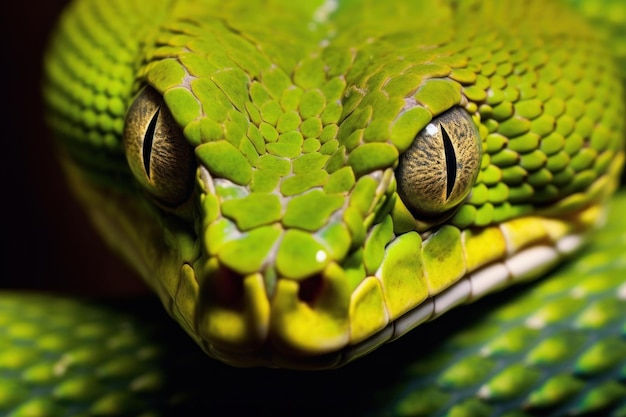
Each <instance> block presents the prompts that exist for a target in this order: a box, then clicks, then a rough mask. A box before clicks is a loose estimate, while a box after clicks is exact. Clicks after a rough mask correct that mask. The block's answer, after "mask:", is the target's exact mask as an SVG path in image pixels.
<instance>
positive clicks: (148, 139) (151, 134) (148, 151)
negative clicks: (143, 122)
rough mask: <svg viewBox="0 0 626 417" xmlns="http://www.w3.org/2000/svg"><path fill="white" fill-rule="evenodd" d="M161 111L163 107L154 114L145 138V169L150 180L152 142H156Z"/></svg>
mask: <svg viewBox="0 0 626 417" xmlns="http://www.w3.org/2000/svg"><path fill="white" fill-rule="evenodd" d="M160 111H161V107H159V108H157V111H156V112H154V116H152V120H150V124H148V129H146V134H145V136H144V137H143V169H144V170H145V171H146V175H147V176H148V178H150V155H151V154H152V142H153V141H154V132H155V130H156V124H157V121H158V120H159V112H160Z"/></svg>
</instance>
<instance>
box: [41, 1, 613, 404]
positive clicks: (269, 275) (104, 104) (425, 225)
mask: <svg viewBox="0 0 626 417" xmlns="http://www.w3.org/2000/svg"><path fill="white" fill-rule="evenodd" d="M205 3H211V2H209V1H206V2H201V1H189V2H182V3H177V2H173V1H165V0H163V1H157V2H151V3H150V4H149V5H148V4H143V5H142V4H141V2H137V3H135V2H129V1H121V0H120V1H119V2H113V3H106V4H105V3H102V2H97V1H87V0H84V1H79V2H76V3H74V4H73V5H72V6H70V8H68V11H67V12H66V13H65V14H64V16H63V18H62V19H61V22H60V24H59V27H58V30H57V32H56V33H55V35H54V37H53V39H52V42H51V46H50V49H49V52H48V54H47V56H46V82H45V83H44V91H45V98H46V102H47V104H48V110H49V112H48V120H49V122H50V126H51V128H52V130H53V131H54V133H55V135H56V136H57V137H58V141H59V145H60V153H61V154H62V157H63V160H64V164H65V167H66V169H67V171H68V178H69V179H70V182H71V183H72V185H73V187H74V189H75V191H76V193H77V195H78V196H79V197H80V198H81V199H82V201H83V202H84V204H85V206H86V208H87V209H88V210H89V211H90V213H91V214H92V217H93V219H94V221H95V223H96V224H97V225H98V226H99V227H100V229H101V231H102V233H103V235H104V237H105V238H106V239H107V240H108V241H109V242H110V243H111V245H112V246H113V247H115V248H116V249H118V250H119V251H120V253H121V254H122V255H123V256H125V257H126V258H127V259H128V260H129V262H131V263H132V264H133V265H134V266H135V267H136V268H137V270H138V271H139V272H140V274H141V275H142V276H143V277H144V279H145V280H146V281H147V282H148V284H149V285H150V286H151V287H152V288H153V289H154V290H155V292H156V293H157V294H158V295H159V297H160V299H161V301H162V303H163V305H164V306H165V307H166V309H167V311H168V312H169V314H170V315H171V316H172V317H174V318H175V319H176V320H177V321H178V322H179V324H181V326H182V327H183V328H184V329H185V330H186V331H187V333H188V334H189V335H191V336H192V338H193V339H194V340H195V341H196V342H197V343H198V344H199V345H200V346H201V347H202V348H203V349H204V350H205V351H206V352H207V353H208V354H209V355H211V356H213V357H214V358H217V359H219V360H221V361H223V362H226V363H228V364H233V365H237V366H256V365H267V366H277V367H292V368H313V369H318V368H329V367H336V366H340V365H343V364H344V363H346V362H348V361H350V360H353V359H355V358H357V357H359V356H361V355H363V354H365V353H368V352H370V351H371V350H373V349H375V348H376V347H378V346H379V345H381V344H383V343H384V342H387V341H390V340H395V339H396V338H398V337H400V336H402V335H403V334H404V333H406V332H407V331H408V330H410V329H411V328H413V327H416V326H418V325H419V324H421V323H423V322H425V321H428V320H432V319H434V318H436V317H438V316H440V315H441V314H442V313H444V312H445V311H447V310H448V309H450V308H451V307H454V306H455V305H457V304H460V303H464V302H469V301H473V300H475V299H477V298H479V297H480V296H482V295H484V294H486V293H489V292H492V291H494V290H496V289H501V288H502V287H506V286H509V285H510V284H512V283H515V282H520V281H526V280H528V279H530V278H535V277H537V276H539V275H541V274H542V273H543V272H545V271H546V270H547V269H549V268H551V267H553V266H554V265H555V264H556V263H557V262H558V261H560V260H561V259H562V258H564V257H566V256H567V255H569V254H571V252H572V251H574V250H575V249H577V248H578V247H579V246H580V244H581V243H582V242H583V240H584V238H585V236H586V234H587V233H588V232H589V231H590V230H591V229H593V228H594V227H595V226H596V225H597V224H598V223H599V222H601V220H602V218H603V216H602V212H603V207H604V205H605V201H606V200H607V199H608V198H609V197H610V195H611V194H612V193H613V191H614V190H615V189H616V187H617V184H618V178H619V174H620V171H621V167H622V164H623V160H624V153H623V146H624V130H625V123H624V117H623V114H624V102H623V98H624V91H623V89H622V83H621V79H620V71H622V69H621V68H619V66H618V65H617V64H616V60H614V56H613V55H614V54H613V52H612V51H611V49H610V48H609V47H607V46H606V43H605V41H606V39H605V38H606V35H605V34H604V33H597V31H595V30H594V29H593V26H590V25H588V24H587V23H586V22H585V21H584V20H583V19H582V18H581V17H579V16H578V15H577V14H576V13H575V12H573V11H571V10H569V9H567V8H566V7H564V6H563V5H561V4H558V3H554V4H552V3H550V4H544V2H528V3H522V2H511V3H510V4H508V3H507V4H505V2H497V3H496V2H494V3H493V4H492V3H484V2H469V1H468V2H450V4H446V3H445V2H437V1H431V2H419V3H417V2H415V4H414V2H402V3H393V4H392V5H390V4H387V3H384V4H383V2H364V1H363V2H359V1H342V2H337V3H335V2H332V1H327V2H306V3H303V4H292V3H293V2H284V4H283V2H280V1H276V2H271V3H270V4H262V5H261V4H248V3H247V2H246V3H238V2H229V3H228V4H227V5H224V4H219V5H216V4H205ZM392 6H397V7H392ZM616 44H617V43H616ZM609 287H610V288H612V291H613V292H612V294H613V295H614V294H615V293H616V291H617V294H618V298H617V299H618V300H620V298H619V297H622V299H623V284H622V286H621V287H620V282H619V281H616V280H615V279H614V277H613V279H612V280H611V284H610V285H609ZM620 291H621V292H620ZM542 294H543V293H542ZM620 294H622V295H620ZM565 300H566V301H563V303H565V304H566V305H567V306H575V305H576V303H575V302H574V301H571V302H568V301H567V299H565ZM613 307H614V308H613ZM613 307H611V308H609V309H608V310H607V311H618V312H619V304H618V306H617V307H615V306H613ZM615 309H617V310H615ZM557 310H559V309H557ZM566 310H567V309H566ZM559 311H560V310H559ZM603 311H604V309H603ZM494 314H495V313H494ZM557 315H558V314H557ZM496 317H497V315H496ZM524 318H525V319H526V316H524ZM530 318H532V317H531V316H529V318H528V319H529V320H530ZM530 323H531V324H532V325H534V326H537V325H538V326H540V327H541V326H544V325H545V323H544V322H543V321H541V322H540V323H539V324H538V323H537V322H533V321H531V322H530ZM548 323H550V321H549V320H548ZM436 324H437V322H435V326H436ZM601 328H602V330H605V329H609V327H606V326H602V327H601ZM552 330H553V329H552V327H550V328H549V332H548V333H549V334H552V333H550V332H551V331H552ZM554 331H557V329H556V328H555V329H554ZM608 331H610V330H608ZM622 333H623V331H622ZM522 339H523V337H522ZM562 340H563V339H562V338H558V337H557V338H556V339H555V342H556V343H558V342H562ZM594 340H595V339H594ZM507 341H509V342H511V341H513V342H514V341H515V338H512V339H510V338H508V339H507ZM620 341H621V339H619V338H618V339H617V342H614V345H611V347H610V349H608V348H607V350H610V351H617V352H618V353H619V352H621V351H622V350H623V345H620V343H621V342H620ZM513 342H511V343H513ZM422 343H423V342H422ZM612 343H613V342H612ZM593 347H594V348H596V349H598V351H599V352H600V351H603V349H605V348H603V345H602V342H601V341H600V340H599V339H598V342H597V344H594V346H593ZM463 353H464V354H465V353H467V352H463ZM483 353H484V352H483ZM596 355H599V356H603V355H602V354H598V353H596ZM622 359H623V358H622V357H621V356H619V355H618V359H616V360H614V361H613V362H610V365H611V366H618V365H616V364H617V363H619V361H620V360H622ZM483 365H484V364H482V365H481V364H478V365H477V366H475V368H476V369H478V368H481V367H482V366H483ZM484 366H485V368H488V366H487V365H484ZM471 368H472V366H469V367H468V368H467V369H471ZM576 372H579V371H578V370H576V371H575V372H574V374H576ZM621 372H622V374H623V371H621ZM583 373H584V372H583ZM502 374H504V375H505V376H502V375H501V374H498V375H499V376H500V377H501V378H504V379H502V380H497V381H496V382H493V381H492V385H493V386H488V385H487V386H485V387H484V388H481V391H480V392H479V396H480V397H481V398H487V399H489V400H494V398H492V396H493V395H495V396H496V397H497V396H500V397H501V398H500V397H499V399H502V398H504V399H505V400H508V399H509V398H510V393H509V392H508V391H507V389H508V388H507V386H510V384H509V382H506V381H510V380H514V381H518V382H519V381H522V382H523V383H522V385H524V387H526V388H528V386H531V385H533V384H539V383H541V382H545V378H540V377H537V376H536V374H535V373H533V371H528V372H527V371H525V370H524V369H521V368H519V367H518V368H512V370H510V371H509V373H508V374H507V373H506V372H505V371H502ZM529 374H532V375H530V377H529V376H528V375H529ZM455 375H456V376H453V377H452V384H455V383H456V384H460V385H462V386H464V385H465V384H469V381H472V380H473V379H472V378H471V377H469V376H467V377H462V376H461V377H459V376H458V375H457V374H455ZM507 375H508V376H507ZM611 375H612V378H613V380H611V381H612V382H611V383H612V384H613V387H612V388H611V387H609V388H607V389H603V388H599V392H600V394H604V396H605V397H606V396H607V395H608V396H609V397H610V395H609V394H610V393H613V395H614V397H616V398H619V396H621V395H623V390H622V388H623V384H620V383H619V382H615V381H616V380H619V378H621V379H623V375H622V376H619V375H617V373H612V374H611ZM615 375H617V376H615ZM494 378H495V377H494ZM507 378H508V380H507ZM444 379H445V381H444V385H445V384H448V383H450V381H449V377H446V378H444ZM527 381H530V382H528V383H527ZM592 382H593V383H596V381H595V380H594V381H592ZM573 384H574V388H575V387H576V386H577V384H578V383H576V382H575V383H573ZM616 384H617V385H616ZM513 385H515V384H513ZM527 385H528V386H527ZM556 385H558V386H560V384H559V383H558V381H557V384H556ZM566 385H567V384H566ZM567 386H569V385H567ZM615 387H617V388H615ZM516 388H519V386H516ZM574 388H572V390H573V389H574ZM494 390H495V391H494ZM498 390H500V391H498ZM496 391H498V392H496ZM505 391H507V392H505ZM416 392H418V393H420V392H421V393H422V394H424V393H425V394H424V395H417V394H414V395H413V396H411V395H409V397H408V400H407V399H406V398H404V399H400V400H399V401H400V402H399V403H398V404H399V405H398V407H397V409H396V411H402V410H406V409H410V410H412V411H415V407H417V409H423V407H424V406H428V404H427V405H424V404H419V401H420V400H418V401H417V406H416V405H415V404H416V403H415V401H416V400H415V398H416V397H418V398H422V399H423V398H429V399H430V400H432V402H430V403H429V404H430V405H432V404H435V403H436V404H439V403H442V404H443V402H445V401H443V400H441V397H437V396H436V395H434V394H433V396H432V397H430V391H428V390H427V391H419V390H417V391H416ZM494 392H496V394H493V393H494ZM513 392H514V394H515V395H517V394H518V393H519V390H518V389H514V390H513ZM568 393H570V391H568ZM607 393H609V394H607ZM515 395H514V396H515ZM386 398H391V397H386ZM446 401H447V400H446ZM533 401H538V400H537V399H536V397H535V399H534V400H533ZM613 403H615V401H613V402H612V404H613ZM407 407H408V408H407ZM411 407H413V408H411ZM427 408H428V407H427ZM505 408H506V407H505ZM618 412H619V411H618Z"/></svg>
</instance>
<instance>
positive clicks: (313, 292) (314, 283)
mask: <svg viewBox="0 0 626 417" xmlns="http://www.w3.org/2000/svg"><path fill="white" fill-rule="evenodd" d="M323 289H324V280H323V279H322V276H321V275H319V274H318V275H313V276H312V277H309V278H306V279H305V280H303V281H301V282H300V288H299V290H298V298H299V299H300V300H301V301H303V302H305V303H307V304H309V305H311V304H314V303H315V301H316V300H317V299H318V298H319V296H320V295H321V294H322V290H323Z"/></svg>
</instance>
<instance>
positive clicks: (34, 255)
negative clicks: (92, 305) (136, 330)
mask: <svg viewBox="0 0 626 417" xmlns="http://www.w3.org/2000/svg"><path fill="white" fill-rule="evenodd" d="M66 3H67V0H47V1H39V2H28V1H12V2H7V3H6V4H4V5H3V11H2V13H1V14H0V19H1V30H2V33H1V39H2V41H1V42H2V61H1V62H2V65H1V67H2V114H3V122H2V139H1V140H2V142H1V143H2V147H1V148H0V149H1V150H0V152H1V155H2V163H1V164H0V168H1V170H2V171H1V173H2V177H1V178H2V183H1V188H0V189H1V190H2V198H1V204H2V213H1V214H0V215H1V216H2V219H3V221H2V224H3V230H2V240H3V244H2V249H1V251H2V260H1V263H2V266H1V268H2V269H1V270H2V272H1V274H0V288H3V287H4V288H6V287H8V288H29V289H33V288H45V289H49V290H60V291H66V292H67V291H70V292H77V293H85V292H87V293H91V294H94V293H116V292H117V291H125V292H136V291H138V290H139V288H141V287H140V286H139V284H138V282H139V281H138V278H136V276H135V274H134V273H132V272H131V271H130V270H129V269H128V268H127V267H126V265H125V264H123V263H122V262H121V261H119V260H118V259H117V258H116V257H115V256H114V255H112V254H111V252H110V251H109V250H108V248H106V247H105V246H104V244H103V243H102V242H101V241H100V240H99V238H98V236H97V234H96V233H95V231H94V230H93V228H92V227H91V225H90V223H89V221H88V220H87V218H86V216H85V215H84V213H82V211H81V209H80V208H79V207H78V205H77V203H76V201H75V200H74V198H73V197H72V196H71V195H70V194H69V192H68V190H67V188H66V186H65V182H64V181H65V180H64V177H63V173H62V171H61V168H60V166H59V164H58V162H57V158H56V155H55V152H54V148H53V144H52V142H51V138H50V135H49V134H48V132H47V130H46V126H45V124H44V122H43V114H42V102H41V94H40V81H41V74H42V68H41V66H42V57H43V51H44V48H45V45H46V39H47V37H48V35H49V33H50V31H51V30H52V27H53V25H54V22H55V21H56V19H57V18H58V16H59V14H60V12H61V10H62V8H63V6H64V5H65V4H66ZM7 94H8V95H7Z"/></svg>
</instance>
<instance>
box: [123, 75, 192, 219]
mask: <svg viewBox="0 0 626 417" xmlns="http://www.w3.org/2000/svg"><path fill="white" fill-rule="evenodd" d="M124 149H125V151H126V159H127V160H128V164H129V166H130V169H131V171H132V172H133V174H134V176H135V178H137V180H138V181H139V183H140V184H141V186H142V187H143V188H144V189H145V190H146V191H147V192H148V193H149V194H150V195H151V196H152V197H154V198H155V199H156V200H157V201H159V202H160V203H162V204H164V205H166V206H169V207H175V206H177V205H180V204H182V203H184V202H185V201H186V200H187V198H188V197H189V196H190V195H191V192H192V190H193V173H194V169H195V158H194V153H193V149H192V148H191V146H190V145H189V143H187V141H186V140H185V137H184V135H183V132H182V130H181V129H180V127H179V126H178V125H177V124H176V122H175V121H174V118H173V117H172V114H171V113H170V111H169V110H168V108H167V106H166V105H165V102H164V101H163V97H162V96H161V95H160V94H159V93H157V92H156V91H155V90H154V89H153V88H151V87H145V88H144V89H143V90H141V91H140V92H139V94H138V95H137V96H136V97H135V100H134V101H133V103H132V105H131V106H130V109H129V110H128V114H127V115H126V124H125V126H124Z"/></svg>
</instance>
